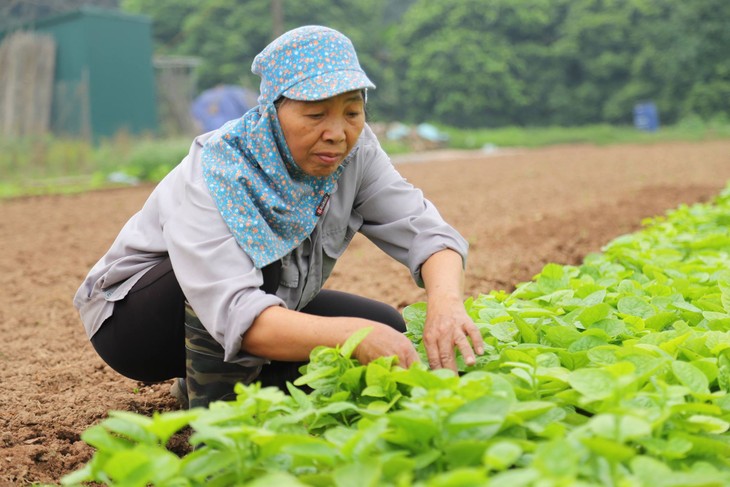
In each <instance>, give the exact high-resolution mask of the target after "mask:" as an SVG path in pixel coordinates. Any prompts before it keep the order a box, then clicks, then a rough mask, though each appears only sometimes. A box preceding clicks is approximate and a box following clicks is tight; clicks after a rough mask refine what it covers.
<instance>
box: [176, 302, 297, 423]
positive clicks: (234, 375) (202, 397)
mask: <svg viewBox="0 0 730 487" xmlns="http://www.w3.org/2000/svg"><path fill="white" fill-rule="evenodd" d="M223 356H224V350H223V347H222V346H221V345H220V344H219V343H218V342H217V341H215V339H214V338H213V337H212V336H210V334H209V333H208V332H207V330H206V329H205V328H204V327H203V324H202V323H201V322H200V319H198V316H197V315H196V314H195V311H193V309H192V308H191V307H190V305H188V304H186V305H185V374H186V378H185V379H186V383H187V394H188V401H189V404H190V406H189V407H191V408H194V407H207V406H208V404H209V403H211V402H213V401H219V400H222V401H226V400H233V399H235V393H234V391H233V388H234V386H235V385H236V384H237V383H239V382H241V383H243V384H250V383H252V382H254V381H260V382H261V383H262V385H263V386H277V387H279V388H280V389H282V390H284V391H286V382H287V381H289V382H293V381H294V380H295V379H296V378H297V377H298V376H299V367H301V366H302V365H303V363H302V362H271V364H268V365H263V366H262V365H259V366H255V367H244V366H242V365H239V364H233V363H229V362H224V361H223Z"/></svg>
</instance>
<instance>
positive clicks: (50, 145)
mask: <svg viewBox="0 0 730 487" xmlns="http://www.w3.org/2000/svg"><path fill="white" fill-rule="evenodd" d="M440 130H442V131H443V132H445V133H447V134H448V135H449V148H452V149H467V150H474V149H482V148H485V147H541V146H547V145H554V144H568V143H591V144H598V145H607V144H616V143H651V142H663V141H670V140H684V141H702V140H712V139H721V138H730V120H728V118H727V117H718V118H716V119H714V120H712V121H709V122H705V121H702V120H700V119H699V118H688V119H685V120H683V121H682V122H681V123H679V124H677V125H674V126H666V127H661V128H660V129H659V130H658V131H656V132H642V131H639V130H636V129H635V128H633V127H616V126H611V125H590V126H583V127H540V128H536V127H534V128H529V127H527V128H525V127H504V128H497V129H455V128H451V127H440ZM190 143H191V139H190V138H187V137H181V138H174V139H154V138H152V137H138V136H131V135H129V134H126V133H120V134H118V135H117V136H116V137H115V138H113V139H109V140H104V141H102V142H100V143H99V144H96V145H92V144H90V143H88V142H85V141H82V140H73V139H62V138H56V137H52V136H45V137H40V138H32V139H31V138H25V139H12V140H11V139H1V138H0V175H2V177H0V199H2V198H11V197H17V196H25V195H40V194H59V193H76V192H81V191H88V190H91V189H99V188H106V187H112V186H119V185H120V184H121V185H124V184H130V183H132V182H135V181H140V182H141V181H151V182H156V181H159V180H160V179H162V178H163V177H164V176H165V174H167V173H168V172H169V171H170V170H171V169H172V168H173V167H174V166H175V165H177V164H178V163H179V162H180V161H181V160H182V159H183V158H184V157H185V155H186V154H187V153H188V149H189V147H190ZM382 143H383V147H384V149H385V150H386V151H387V152H389V153H390V154H402V153H404V152H408V151H409V147H408V145H407V144H405V143H404V142H399V141H390V140H383V141H382Z"/></svg>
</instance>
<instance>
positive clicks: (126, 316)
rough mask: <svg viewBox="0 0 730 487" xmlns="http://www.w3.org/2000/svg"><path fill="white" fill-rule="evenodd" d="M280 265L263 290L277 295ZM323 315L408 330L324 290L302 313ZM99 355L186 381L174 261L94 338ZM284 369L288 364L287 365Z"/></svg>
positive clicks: (149, 277)
mask: <svg viewBox="0 0 730 487" xmlns="http://www.w3.org/2000/svg"><path fill="white" fill-rule="evenodd" d="M280 272H281V264H280V263H279V262H276V263H274V264H271V265H269V266H267V267H265V268H264V269H263V273H264V284H263V286H261V289H263V290H264V291H266V292H268V293H270V294H273V293H274V292H275V291H276V288H277V287H278V284H279V276H280ZM301 311H302V312H303V313H308V314H312V315H318V316H352V317H358V318H366V319H369V320H372V321H377V322H380V323H384V324H386V325H389V326H391V327H392V328H395V329H396V330H398V331H401V332H404V331H405V329H406V328H405V322H404V321H403V318H402V317H401V315H400V313H399V312H398V311H397V310H396V309H395V308H393V307H391V306H389V305H387V304H385V303H381V302H380V301H375V300H373V299H368V298H363V297H361V296H356V295H354V294H348V293H343V292H340V291H332V290H327V289H323V290H322V291H320V293H319V294H318V295H317V296H316V297H315V298H314V299H313V300H312V301H311V302H310V303H309V304H307V305H306V306H305V307H304V308H302V310H301ZM91 343H92V344H93V346H94V348H95V349H96V352H97V353H98V354H99V356H100V357H101V358H102V359H103V360H104V361H105V362H106V363H107V364H108V365H109V366H110V367H111V368H112V369H114V370H116V371H117V372H119V373H120V374H122V375H124V376H126V377H129V378H130V379H135V380H139V381H142V382H160V381H163V380H167V379H171V378H173V377H185V296H184V295H183V292H182V289H180V285H179V284H178V282H177V279H176V278H175V274H174V272H173V269H172V264H171V262H170V258H169V257H168V258H166V259H165V260H163V261H162V262H160V263H159V264H157V265H156V266H155V267H153V268H152V269H150V270H149V271H148V272H147V273H146V274H145V275H144V276H142V278H141V279H140V280H139V281H137V283H136V284H135V285H134V286H133V287H132V289H131V290H130V291H129V293H128V294H127V296H126V297H125V298H124V299H122V300H120V301H117V302H116V303H114V312H113V314H112V315H111V316H110V317H109V318H107V320H106V321H104V323H103V324H102V326H101V328H100V329H99V331H97V332H96V333H95V334H94V336H93V337H92V338H91ZM282 365H284V364H282ZM276 367H277V366H276V364H275V363H274V362H272V367H271V368H272V371H273V369H275V368H276Z"/></svg>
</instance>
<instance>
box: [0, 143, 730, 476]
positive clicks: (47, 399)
mask: <svg viewBox="0 0 730 487" xmlns="http://www.w3.org/2000/svg"><path fill="white" fill-rule="evenodd" d="M396 162H398V165H397V167H398V169H399V171H401V173H402V174H403V175H404V176H405V177H406V178H407V179H408V180H409V181H410V182H412V183H413V184H414V185H416V186H417V187H419V188H421V189H422V190H423V191H424V193H425V194H426V196H427V197H428V198H429V199H430V200H432V201H433V202H434V203H435V204H436V206H437V207H438V208H439V210H440V211H441V213H442V215H443V216H444V217H445V219H446V220H447V221H449V222H450V223H451V224H452V225H454V226H455V227H456V228H457V229H458V230H459V231H460V232H461V233H462V234H463V235H464V236H465V237H466V238H467V239H468V241H469V242H470V244H471V249H470V256H469V263H468V274H467V278H466V293H465V297H466V296H476V295H478V294H479V293H487V292H489V291H490V290H495V289H504V290H508V291H509V290H512V289H513V288H514V285H515V284H517V283H519V282H522V281H526V280H530V279H531V278H532V276H534V275H535V274H536V273H537V272H539V271H540V269H541V268H542V267H543V265H545V264H546V263H548V262H556V263H561V264H577V263H579V262H580V261H581V260H582V259H583V257H584V256H585V255H586V254H587V253H590V252H597V251H600V249H601V246H602V245H604V244H605V243H607V242H609V241H610V240H612V239H613V238H615V237H617V236H619V235H621V234H625V233H629V232H633V231H636V230H637V229H639V228H640V226H641V222H642V219H644V218H646V217H651V216H656V215H661V214H663V213H665V212H666V211H667V210H668V209H671V208H674V207H676V206H678V205H680V204H683V203H684V204H691V203H694V202H704V201H709V200H711V199H712V198H713V197H714V196H716V195H717V194H718V193H719V192H720V191H721V189H722V188H723V187H724V186H725V183H726V182H727V181H728V180H730V141H710V142H702V143H662V144H654V145H621V146H609V147H594V146H589V145H580V146H560V147H551V148H543V149H535V150H519V151H515V150H513V151H496V152H491V153H489V154H487V153H480V152H468V153H454V152H432V153H428V154H421V155H416V156H414V155H411V156H407V157H403V158H400V159H396ZM151 189H152V187H151V186H139V187H131V188H124V189H115V190H106V191H96V192H90V193H85V194H78V195H73V196H47V197H32V198H19V199H13V200H6V201H2V202H0V215H2V216H1V217H0V249H2V251H1V252H0V303H1V305H0V333H1V336H2V337H3V338H2V344H3V345H2V347H1V348H0V485H23V484H27V483H32V482H45V483H56V482H58V481H59V479H60V478H61V476H63V475H64V474H66V473H68V472H71V471H73V470H76V469H78V468H80V467H81V466H82V465H83V464H84V463H85V462H86V461H87V460H88V459H89V458H90V456H91V454H92V453H93V451H92V449H91V448H90V447H88V446H87V445H86V444H85V443H84V442H82V441H80V434H81V433H82V432H83V431H84V430H85V429H87V428H88V427H89V426H91V425H93V424H95V423H97V422H99V421H100V420H101V419H103V418H104V417H105V416H106V414H107V411H109V410H115V409H120V410H127V411H136V412H140V413H144V414H151V413H152V412H153V411H167V410H171V409H175V408H176V407H177V406H176V403H175V402H174V400H173V399H172V398H171V397H170V395H169V385H170V382H167V383H161V384H154V385H146V384H141V383H138V382H135V381H132V380H129V379H126V378H124V377H121V376H119V375H118V374H116V373H115V372H113V371H112V370H111V369H110V368H109V367H107V366H106V365H105V364H104V363H103V362H102V361H101V360H100V359H99V358H98V357H97V356H96V354H95V353H94V351H93V349H92V347H91V346H90V344H89V342H88V340H87V338H86V336H85V334H84V331H83V327H82V325H81V323H80V321H79V319H78V315H77V313H76V311H75V310H74V308H73V307H72V305H71V299H72V296H73V294H74V293H75V291H76V289H77V287H78V286H79V284H80V282H81V281H82V279H83V278H84V276H85V274H86V272H87V271H88V269H89V268H90V267H91V266H92V265H93V264H94V263H95V261H96V260H97V259H98V258H99V257H100V256H101V255H102V254H103V252H104V251H105V250H106V249H107V248H108V247H109V245H110V244H111V242H112V241H113V239H114V238H115V236H116V234H117V232H118V231H119V229H120V228H121V226H122V225H123V224H124V222H125V221H126V220H127V219H128V218H129V217H130V216H131V215H132V214H133V213H134V212H135V211H137V210H138V209H139V208H140V207H141V205H142V204H143V203H144V201H145V199H146V197H147V196H148V195H149V193H150V191H151ZM328 287H331V288H335V289H340V290H343V291H349V292H354V293H359V294H362V295H365V296H369V297H372V298H376V299H380V300H383V301H385V302H388V303H390V304H392V305H394V306H397V307H399V308H402V307H403V306H405V305H408V304H411V303H413V302H417V301H421V300H423V299H424V298H425V296H424V294H423V292H422V290H420V289H418V288H417V287H416V286H415V285H414V284H413V282H412V281H411V280H410V277H409V275H408V272H407V271H406V269H405V268H404V267H402V266H401V265H400V264H398V263H396V262H394V261H392V260H390V259H389V258H388V257H387V256H385V255H384V254H383V253H382V252H381V251H380V250H379V249H377V248H376V247H375V246H374V245H372V244H371V243H370V242H368V241H367V240H366V239H364V238H360V237H359V236H358V237H356V238H355V240H354V241H353V243H352V245H351V246H350V248H349V249H348V250H347V252H346V253H345V255H344V256H343V257H342V259H341V261H340V262H338V264H337V266H336V268H335V271H334V273H333V276H332V278H331V279H330V281H328Z"/></svg>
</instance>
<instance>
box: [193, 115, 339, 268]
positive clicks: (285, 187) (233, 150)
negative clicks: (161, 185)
mask: <svg viewBox="0 0 730 487" xmlns="http://www.w3.org/2000/svg"><path fill="white" fill-rule="evenodd" d="M259 110H262V111H259ZM346 160H347V159H346ZM202 163H203V177H204V178H205V181H206V183H207V185H208V189H209V190H210V193H211V195H212V197H213V201H215V204H216V206H217V207H218V210H219V211H220V214H221V216H222V217H223V220H224V221H225V222H226V225H227V226H228V228H229V230H230V231H231V233H232V234H233V237H234V238H235V239H236V242H237V243H238V245H239V246H240V247H241V248H242V249H243V251H244V252H245V253H246V255H248V256H249V257H250V258H251V260H253V263H254V265H255V266H256V267H257V268H259V269H261V268H263V267H265V266H266V265H268V264H270V263H272V262H275V261H276V260H279V259H281V258H282V257H284V256H285V255H287V254H288V253H290V252H291V251H292V250H294V249H295V248H297V247H298V246H299V245H301V243H302V242H303V241H304V240H305V239H306V238H307V237H308V236H309V235H310V234H311V233H312V231H313V230H314V227H315V226H316V224H317V220H318V219H319V217H320V216H321V215H322V213H323V211H324V208H325V206H326V204H327V202H328V200H329V197H330V194H331V193H332V191H333V189H334V187H335V183H336V181H337V178H338V177H339V176H340V174H341V173H342V170H343V169H344V165H345V163H344V162H343V164H341V165H340V167H339V168H338V169H337V170H336V171H335V172H334V173H333V174H332V175H330V176H327V177H315V176H309V175H307V174H305V173H304V172H302V170H301V169H300V168H299V167H298V166H297V165H296V163H295V162H294V159H293V158H292V156H291V153H290V152H289V148H288V147H287V145H286V141H285V140H284V134H283V133H282V131H281V126H280V125H279V119H278V117H277V114H276V107H275V106H274V104H273V103H270V104H268V105H267V106H266V107H265V108H261V107H256V108H254V109H252V110H250V111H249V112H247V113H246V114H245V115H244V116H243V117H241V118H240V119H237V120H232V121H230V122H228V123H227V124H226V125H224V126H223V127H222V128H221V129H219V130H218V132H217V133H216V134H215V135H214V136H213V137H212V138H211V139H210V140H209V141H208V142H207V143H206V144H205V147H203V153H202Z"/></svg>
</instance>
